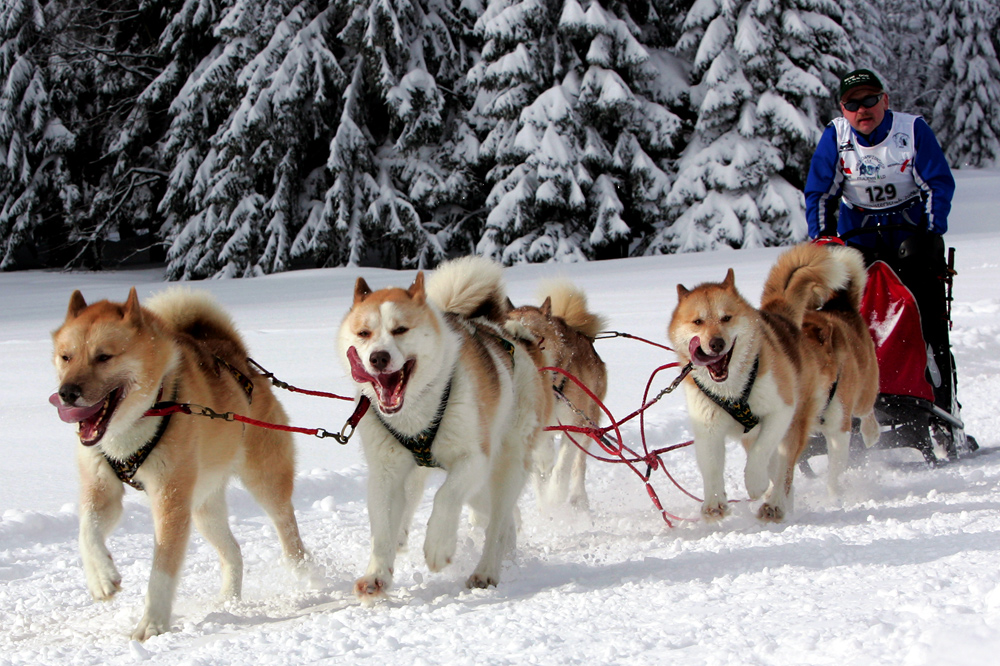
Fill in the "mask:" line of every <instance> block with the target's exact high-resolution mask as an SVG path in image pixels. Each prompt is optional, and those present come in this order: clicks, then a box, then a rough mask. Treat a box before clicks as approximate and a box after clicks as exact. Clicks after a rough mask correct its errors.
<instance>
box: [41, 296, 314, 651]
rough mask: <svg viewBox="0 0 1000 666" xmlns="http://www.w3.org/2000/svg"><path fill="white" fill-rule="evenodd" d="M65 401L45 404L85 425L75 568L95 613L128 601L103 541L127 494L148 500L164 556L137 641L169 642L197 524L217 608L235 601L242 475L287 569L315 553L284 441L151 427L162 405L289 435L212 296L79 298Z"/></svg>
mask: <svg viewBox="0 0 1000 666" xmlns="http://www.w3.org/2000/svg"><path fill="white" fill-rule="evenodd" d="M53 343H54V356H53V361H54V362H55V366H56V373H57V374H58V377H59V391H58V393H56V394H55V395H53V396H52V398H50V402H52V404H54V405H55V406H56V407H57V408H58V409H59V415H60V417H61V418H62V420H63V421H66V422H69V423H76V424H78V434H79V439H80V444H81V445H82V446H80V447H78V449H77V458H78V462H79V468H80V486H81V499H80V555H81V557H82V559H83V570H84V572H85V574H86V577H87V587H88V588H89V589H90V593H91V594H92V595H93V597H94V598H95V599H97V600H99V601H106V600H108V599H111V598H112V597H113V596H114V595H115V593H117V592H118V590H119V589H121V582H122V577H121V574H119V573H118V569H117V568H116V567H115V565H114V562H113V561H112V559H111V554H110V553H109V552H108V549H107V546H106V544H105V539H106V538H107V536H108V534H109V533H110V532H111V530H112V529H114V527H115V525H116V524H117V522H118V520H119V519H120V518H121V514H122V496H123V495H124V483H126V482H127V483H130V484H131V485H133V486H135V487H137V488H140V489H144V490H145V491H146V493H147V494H148V495H149V500H150V503H151V505H152V512H153V525H154V531H155V535H156V542H155V545H154V548H153V566H152V572H151V574H150V578H149V589H148V592H147V594H146V609H145V613H144V614H143V616H142V619H141V620H140V621H139V624H138V626H137V627H136V628H135V631H133V632H132V638H133V639H135V640H140V641H143V640H146V639H147V638H149V637H150V636H156V635H157V634H161V633H163V632H165V631H168V630H169V629H170V610H171V606H172V604H173V599H174V592H175V590H176V589H177V581H178V578H179V576H180V570H181V564H182V562H183V560H184V554H185V551H186V549H187V543H188V534H189V532H190V526H191V522H192V520H193V522H194V524H195V526H196V527H197V528H198V530H199V531H200V532H201V533H202V534H203V535H204V536H205V538H206V539H207V540H208V542H209V543H211V544H212V545H213V546H214V547H215V548H216V550H218V552H219V558H220V560H221V563H222V595H223V596H224V597H239V596H240V591H241V589H242V584H243V557H242V555H241V554H240V547H239V544H237V543H236V540H235V539H234V538H233V534H232V532H231V531H230V529H229V522H228V521H229V517H228V512H227V510H226V494H225V493H226V484H227V482H228V481H229V477H230V475H231V474H232V473H233V472H235V473H236V474H237V475H238V476H239V477H240V479H242V481H243V483H244V484H245V485H246V487H247V489H248V490H249V491H250V492H251V493H252V494H253V496H254V497H255V498H256V499H257V501H258V502H260V504H261V505H262V506H263V507H264V509H265V510H266V511H267V513H268V515H269V516H270V517H271V519H272V520H273V521H274V524H275V527H276V528H277V531H278V538H279V540H280V541H281V546H282V550H283V551H284V554H285V556H286V557H287V558H288V559H290V560H292V561H293V562H295V563H297V564H301V563H303V561H304V560H305V558H306V550H305V548H304V547H303V545H302V541H301V539H300V538H299V528H298V525H297V523H296V521H295V514H294V511H293V509H292V501H291V498H292V485H293V482H294V476H295V461H294V457H295V455H294V450H293V445H292V439H291V436H290V435H289V434H288V433H280V432H275V431H273V430H262V429H259V428H246V427H244V426H243V425H241V424H239V423H232V422H226V421H223V420H210V419H205V418H193V417H188V416H173V417H171V416H145V414H146V412H147V410H149V409H150V408H151V407H153V405H154V404H155V403H157V402H159V401H161V400H164V401H171V402H181V403H193V404H198V405H205V406H211V408H212V409H214V410H215V411H218V412H227V411H237V412H240V413H243V414H249V415H250V417H251V418H255V419H258V420H261V421H268V422H272V423H285V422H286V417H285V412H284V410H283V409H282V408H281V405H280V404H279V403H278V401H277V400H276V399H275V398H274V396H273V395H272V394H271V390H270V387H269V386H268V382H267V381H266V380H264V379H263V378H261V377H259V376H258V375H257V374H256V373H255V372H254V371H253V370H252V369H251V368H250V367H248V365H247V352H246V346H245V345H244V344H243V341H242V339H241V338H240V335H239V333H237V331H236V328H235V326H234V324H233V322H232V320H231V319H230V318H229V316H228V315H227V314H226V313H225V312H223V311H222V310H221V309H220V308H219V307H218V306H217V305H216V304H215V303H214V302H213V301H212V300H211V299H210V298H209V297H208V296H207V295H206V294H203V293H195V292H190V291H182V290H176V289H175V290H171V291H167V292H165V293H163V294H160V295H158V296H156V297H154V298H153V299H151V300H150V302H149V303H148V304H147V307H142V306H140V305H139V298H138V296H137V295H136V291H135V288H133V289H132V290H131V291H130V292H129V295H128V300H127V301H126V302H125V303H112V302H109V301H100V302H97V303H94V304H93V305H89V306H88V305H87V303H86V301H85V300H84V298H83V295H82V294H81V293H80V292H79V291H75V292H73V295H72V296H71V297H70V301H69V310H68V312H67V313H66V321H65V322H64V323H63V324H62V326H60V327H59V328H58V329H57V330H56V331H55V333H53Z"/></svg>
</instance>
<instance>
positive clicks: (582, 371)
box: [507, 280, 608, 510]
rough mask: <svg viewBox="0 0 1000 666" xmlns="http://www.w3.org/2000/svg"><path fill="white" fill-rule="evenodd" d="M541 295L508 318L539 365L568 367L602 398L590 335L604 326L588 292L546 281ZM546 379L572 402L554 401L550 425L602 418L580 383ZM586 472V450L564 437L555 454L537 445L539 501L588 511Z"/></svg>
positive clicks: (602, 376)
mask: <svg viewBox="0 0 1000 666" xmlns="http://www.w3.org/2000/svg"><path fill="white" fill-rule="evenodd" d="M541 293H542V296H543V298H544V300H543V301H542V304H541V305H540V306H534V305H522V306H520V307H518V308H513V309H511V311H510V312H509V313H508V315H507V316H508V318H509V320H510V322H517V323H518V324H520V325H521V326H523V327H524V328H525V329H527V330H528V332H529V333H530V336H531V338H532V339H534V340H535V341H537V345H538V346H539V347H540V348H541V349H540V350H541V352H542V359H541V360H542V363H543V364H544V365H543V366H540V367H557V368H562V369H564V370H566V371H568V372H569V373H571V374H572V375H573V376H575V377H576V378H578V379H579V380H580V381H581V382H582V383H583V384H584V385H585V386H586V387H587V388H589V389H590V390H591V391H593V393H594V395H596V396H597V397H598V398H599V399H600V400H603V399H604V395H605V393H606V392H607V389H608V372H607V368H606V367H605V365H604V361H602V360H601V357H600V356H599V355H598V354H597V350H595V349H594V338H595V337H596V336H597V333H598V332H599V331H600V330H601V329H602V328H603V327H604V319H603V318H602V317H600V316H599V315H596V314H593V313H592V312H590V311H589V310H588V308H587V297H586V295H585V294H584V293H583V291H582V290H580V289H579V288H578V287H576V286H575V285H573V284H572V283H570V282H568V281H565V280H554V281H551V282H547V283H545V284H543V285H542V288H541ZM508 325H509V323H508ZM550 380H551V382H552V384H553V386H554V387H556V388H558V389H559V390H560V392H561V393H562V394H563V395H564V396H565V397H566V400H568V401H569V403H571V404H572V406H573V407H570V405H569V404H567V403H566V402H565V401H563V400H561V399H560V400H558V401H557V402H556V405H555V413H554V415H553V418H552V424H551V425H556V424H560V423H561V424H564V425H577V426H588V425H596V424H597V423H598V422H599V421H600V419H601V409H600V407H599V406H598V404H597V403H596V402H594V401H593V400H591V399H590V397H589V396H587V394H586V393H584V391H583V390H582V389H580V387H579V386H577V385H576V384H575V383H573V382H571V381H568V380H567V378H566V376H565V375H562V374H558V373H552V374H551V377H550ZM574 408H575V409H574ZM577 410H579V412H578V411H577ZM581 412H582V413H581ZM553 439H554V438H553ZM579 441H580V443H581V444H582V445H584V446H586V445H587V444H589V443H590V439H589V438H588V437H583V438H582V439H581V440H579ZM554 455H555V459H554V460H553V456H554ZM586 470H587V454H586V452H585V451H584V450H583V449H581V448H580V447H579V446H577V445H576V444H574V443H573V442H572V441H570V439H569V438H568V437H567V436H566V435H563V436H562V437H561V442H560V445H559V449H558V454H554V451H553V447H552V446H551V445H548V446H539V447H538V448H537V449H536V452H535V461H534V474H533V478H534V480H535V490H536V494H537V495H538V499H539V502H541V503H542V504H544V505H547V506H558V505H560V504H562V503H564V502H568V503H569V505H570V506H572V507H574V508H576V509H583V510H585V509H587V507H588V501H587V488H586V478H585V477H586Z"/></svg>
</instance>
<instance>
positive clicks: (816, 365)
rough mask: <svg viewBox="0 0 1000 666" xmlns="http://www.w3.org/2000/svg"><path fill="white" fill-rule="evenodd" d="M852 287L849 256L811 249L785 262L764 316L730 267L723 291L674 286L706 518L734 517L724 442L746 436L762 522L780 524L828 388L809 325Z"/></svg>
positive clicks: (748, 477) (675, 323)
mask: <svg viewBox="0 0 1000 666" xmlns="http://www.w3.org/2000/svg"><path fill="white" fill-rule="evenodd" d="M850 279H851V273H850V269H849V264H848V263H846V262H845V257H844V256H843V255H841V254H838V253H833V252H830V251H829V248H826V247H822V246H819V245H813V244H810V243H804V244H801V245H797V246H795V247H793V248H791V249H790V250H788V251H786V252H785V253H784V254H782V255H781V256H780V257H779V258H778V261H777V262H776V264H775V265H774V267H773V268H772V269H771V272H770V275H769V276H768V278H767V281H766V283H765V285H764V293H763V297H762V303H761V307H760V309H756V308H754V307H753V306H752V305H751V304H750V303H748V302H747V301H746V299H744V298H743V297H742V296H741V295H740V294H739V292H738V291H737V290H736V285H735V277H734V274H733V270H732V269H731V268H730V269H729V272H728V273H727V274H726V278H725V280H724V281H723V282H721V283H706V284H702V285H699V286H697V287H695V288H694V289H691V290H689V289H686V288H685V287H684V286H683V285H677V297H678V303H677V307H676V309H675V310H674V313H673V316H672V318H671V321H670V325H669V328H668V335H669V337H670V340H671V341H672V342H673V345H674V348H675V349H676V351H677V355H678V356H679V357H680V359H681V360H682V361H683V362H685V363H686V362H690V363H691V364H693V366H694V369H693V371H692V372H691V374H690V375H689V376H688V378H687V379H686V380H685V381H684V385H685V390H686V395H687V404H688V412H689V414H690V418H691V422H692V426H693V431H694V446H695V455H696V457H697V460H698V467H699V469H700V470H701V475H702V480H703V482H704V495H705V497H704V501H703V504H702V508H701V512H702V515H703V516H704V517H705V518H706V519H708V520H717V519H720V518H722V517H724V516H725V515H726V514H727V513H728V511H729V508H728V504H727V498H726V490H725V487H724V483H723V469H724V465H725V439H726V438H727V437H732V438H740V439H741V441H742V443H743V446H744V448H745V449H746V452H747V461H746V468H745V471H744V481H745V483H746V488H747V492H748V493H749V495H750V497H751V498H753V499H757V498H760V497H762V496H764V494H765V493H767V496H766V497H765V501H764V503H763V504H762V505H761V507H760V509H759V511H758V513H757V517H758V518H759V519H761V520H764V521H772V522H780V521H782V520H784V518H785V516H786V515H787V513H788V512H789V511H790V510H791V500H792V475H791V469H792V466H793V465H794V461H795V460H796V459H797V458H798V456H799V454H800V453H801V452H802V450H803V449H804V447H805V445H806V443H807V441H808V437H809V434H810V433H811V432H812V431H813V430H814V429H815V427H816V424H817V423H818V417H819V414H820V412H821V411H822V410H823V409H824V408H825V406H826V404H827V401H828V398H829V387H830V385H831V384H830V376H829V374H827V375H824V371H823V370H824V367H825V363H824V361H825V359H824V356H825V354H824V353H823V350H822V348H821V346H819V345H817V344H816V343H815V341H814V340H813V339H811V338H810V336H808V335H805V334H803V332H802V324H803V320H804V318H805V316H806V313H807V312H808V311H811V310H815V309H817V308H819V307H820V306H822V305H824V304H825V303H827V302H828V301H829V300H830V299H831V298H832V297H833V295H834V294H835V293H837V292H838V291H840V290H843V289H846V288H848V285H849V282H850Z"/></svg>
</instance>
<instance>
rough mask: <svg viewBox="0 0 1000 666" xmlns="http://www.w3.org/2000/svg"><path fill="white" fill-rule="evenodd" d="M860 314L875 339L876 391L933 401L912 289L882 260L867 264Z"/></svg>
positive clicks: (918, 314) (925, 350) (932, 390)
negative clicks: (877, 377) (877, 385)
mask: <svg viewBox="0 0 1000 666" xmlns="http://www.w3.org/2000/svg"><path fill="white" fill-rule="evenodd" d="M861 316H863V317H864V318H865V321H867V322H868V331H869V333H871V336H872V340H874V341H875V356H876V357H877V359H878V372H879V393H884V394H889V395H908V396H913V397H915V398H923V399H924V400H928V401H930V402H934V389H933V388H932V387H931V385H930V383H929V382H928V381H927V376H926V370H927V344H926V343H925V342H924V335H923V333H922V332H921V327H920V309H919V308H918V307H917V301H916V299H914V298H913V293H912V292H911V291H910V290H909V289H908V288H907V287H906V286H905V285H904V284H903V283H902V282H900V280H899V277H898V276H897V275H896V273H895V271H893V270H892V269H891V268H890V267H889V266H888V264H886V263H885V262H883V261H876V262H875V263H873V264H872V265H871V266H869V267H868V282H867V283H866V285H865V292H864V294H863V295H862V297H861Z"/></svg>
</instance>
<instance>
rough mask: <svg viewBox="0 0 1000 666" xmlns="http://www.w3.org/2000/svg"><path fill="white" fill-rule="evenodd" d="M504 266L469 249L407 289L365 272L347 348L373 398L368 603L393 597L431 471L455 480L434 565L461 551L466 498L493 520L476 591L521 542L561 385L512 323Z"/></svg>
mask: <svg viewBox="0 0 1000 666" xmlns="http://www.w3.org/2000/svg"><path fill="white" fill-rule="evenodd" d="M502 270H503V269H502V268H501V266H500V265H499V264H496V263H495V262H492V261H490V260H488V259H484V258H482V257H465V258H462V259H457V260H454V261H451V262H447V263H445V264H442V265H441V266H440V267H439V268H438V269H437V270H436V271H434V272H433V273H432V274H431V275H430V277H429V278H428V280H427V285H426V289H425V286H424V274H423V273H422V272H420V273H418V274H417V277H416V279H415V280H414V282H413V284H412V285H410V287H409V288H408V289H401V288H394V287H393V288H385V289H379V290H378V291H372V290H371V289H370V288H369V286H368V284H367V283H366V282H365V280H364V279H363V278H358V280H357V283H356V285H355V290H354V303H353V305H352V306H351V308H350V310H349V311H348V313H347V315H346V317H345V318H344V320H343V323H342V324H341V327H340V335H339V338H338V345H339V349H340V355H341V358H342V359H343V361H344V364H345V366H346V368H347V370H348V371H349V372H350V374H351V377H352V378H353V380H354V382H355V383H356V384H357V387H358V390H359V392H360V393H361V395H362V399H367V400H370V401H371V404H372V409H370V410H369V411H368V413H367V414H366V415H365V416H364V417H363V418H362V419H361V421H360V423H359V424H358V431H359V433H360V434H361V438H362V440H363V444H364V452H365V458H366V460H367V462H368V466H369V477H368V516H369V520H370V522H371V530H372V543H371V558H370V560H369V563H368V569H367V571H366V572H365V574H364V576H362V577H361V578H359V579H358V580H357V582H356V583H355V593H356V594H357V595H358V596H359V597H360V598H361V599H362V600H373V599H375V598H377V597H381V596H384V594H385V592H386V590H388V588H389V587H390V585H391V584H392V573H393V564H394V561H395V557H396V550H397V547H399V546H400V545H401V541H405V539H406V534H407V528H408V526H409V523H410V521H411V519H412V517H413V513H414V510H415V507H416V504H417V502H418V501H419V498H420V495H421V493H422V492H423V485H424V484H423V482H424V479H425V477H426V475H427V472H428V470H430V469H432V468H435V467H437V468H441V469H443V470H444V471H445V473H446V476H445V479H444V482H443V483H442V485H441V487H440V489H439V490H438V491H437V493H436V494H435V496H434V508H433V510H432V511H431V516H430V519H429V521H428V523H427V536H426V540H425V542H424V557H425V559H426V561H427V566H428V568H429V569H430V570H431V571H440V570H441V569H443V568H444V567H445V566H446V565H448V564H449V563H450V562H451V561H452V558H453V557H454V555H455V551H456V547H457V540H458V536H457V532H458V525H459V518H460V516H461V512H462V507H463V505H464V504H469V505H470V506H471V507H472V509H473V511H474V513H475V516H474V517H476V518H478V519H480V520H481V521H482V523H483V524H485V527H486V539H485V543H484V546H483V553H482V557H481V559H480V561H479V564H478V565H477V566H476V568H475V570H474V571H473V573H472V575H471V576H470V577H469V578H468V580H467V582H466V585H467V586H468V587H479V588H482V587H487V586H490V585H496V584H497V582H498V581H499V579H500V565H501V562H502V560H503V557H504V555H505V554H507V553H508V552H509V551H510V550H511V549H512V548H513V547H514V545H515V540H516V527H515V514H516V509H517V500H518V497H519V495H520V493H521V490H522V489H523V487H524V483H525V480H526V478H527V474H528V469H529V466H530V462H531V454H532V450H533V448H534V446H535V444H536V440H537V439H538V437H539V433H540V429H541V427H542V426H543V425H544V424H545V423H546V422H547V421H546V419H547V418H548V415H547V414H546V413H544V409H545V407H544V406H545V405H546V404H548V405H551V398H550V397H549V394H550V393H551V389H550V388H549V387H548V385H547V382H543V380H542V377H541V375H540V373H539V372H538V371H537V369H536V366H535V363H534V362H533V360H532V358H531V356H530V354H529V353H528V350H527V349H526V348H525V347H524V346H523V345H522V344H519V343H517V342H514V341H512V336H511V335H510V334H509V333H508V332H507V331H506V330H505V329H504V328H503V323H504V322H505V321H506V319H507V312H506V296H505V294H504V287H503V282H502ZM547 401H548V402H547Z"/></svg>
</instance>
